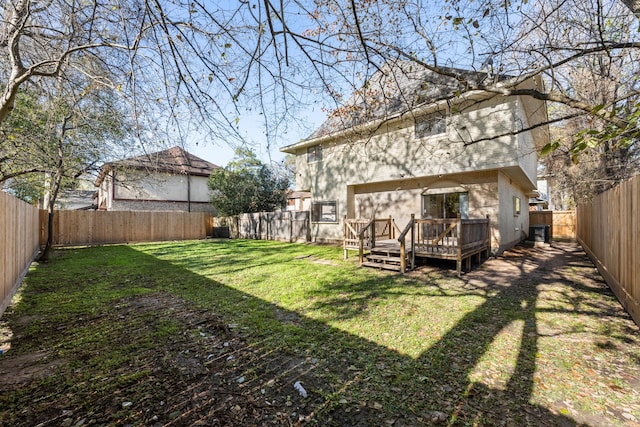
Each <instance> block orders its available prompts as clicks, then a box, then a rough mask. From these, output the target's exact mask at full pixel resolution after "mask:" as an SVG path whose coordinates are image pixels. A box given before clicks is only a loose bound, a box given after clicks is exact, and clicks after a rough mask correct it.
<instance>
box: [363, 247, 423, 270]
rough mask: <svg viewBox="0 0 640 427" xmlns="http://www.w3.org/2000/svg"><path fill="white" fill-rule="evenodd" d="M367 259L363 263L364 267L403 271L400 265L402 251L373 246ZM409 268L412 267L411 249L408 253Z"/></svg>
mask: <svg viewBox="0 0 640 427" xmlns="http://www.w3.org/2000/svg"><path fill="white" fill-rule="evenodd" d="M365 258H366V261H364V262H363V263H362V266H363V267H371V268H379V269H383V270H393V271H401V270H402V268H401V266H400V261H401V258H400V252H399V251H394V250H389V248H383V249H380V248H377V249H376V248H372V249H371V251H370V253H369V255H366V256H365ZM406 259H407V263H406V265H407V270H409V269H410V267H409V266H410V265H411V262H410V259H411V251H408V252H407V254H406Z"/></svg>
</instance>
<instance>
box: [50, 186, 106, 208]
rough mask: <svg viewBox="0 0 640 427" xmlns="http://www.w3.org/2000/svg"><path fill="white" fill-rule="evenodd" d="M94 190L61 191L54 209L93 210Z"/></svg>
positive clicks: (95, 195) (94, 206)
mask: <svg viewBox="0 0 640 427" xmlns="http://www.w3.org/2000/svg"><path fill="white" fill-rule="evenodd" d="M96 193H97V192H96V191H95V190H63V191H61V192H60V195H58V198H57V200H56V209H64V210H95V209H96V205H95V199H96V197H97V194H96Z"/></svg>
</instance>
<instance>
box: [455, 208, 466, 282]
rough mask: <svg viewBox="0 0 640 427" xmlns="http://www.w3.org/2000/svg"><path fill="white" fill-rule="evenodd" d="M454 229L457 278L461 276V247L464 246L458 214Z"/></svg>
mask: <svg viewBox="0 0 640 427" xmlns="http://www.w3.org/2000/svg"><path fill="white" fill-rule="evenodd" d="M456 228H457V229H458V230H457V231H458V233H457V235H458V257H457V258H458V260H457V261H458V262H457V269H456V270H457V273H458V277H461V276H462V246H463V245H464V244H465V242H464V241H463V239H462V237H463V235H462V220H461V219H460V214H458V219H457V220H456Z"/></svg>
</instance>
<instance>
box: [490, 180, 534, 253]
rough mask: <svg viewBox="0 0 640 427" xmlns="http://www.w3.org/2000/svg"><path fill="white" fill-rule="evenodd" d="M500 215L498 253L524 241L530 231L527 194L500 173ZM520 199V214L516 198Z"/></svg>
mask: <svg viewBox="0 0 640 427" xmlns="http://www.w3.org/2000/svg"><path fill="white" fill-rule="evenodd" d="M498 194H499V196H498V198H499V211H498V212H499V213H498V227H497V230H498V231H499V234H500V236H499V243H500V244H499V246H498V250H497V252H498V253H502V252H503V251H504V250H505V249H508V248H509V247H511V246H513V245H514V244H516V243H518V242H520V241H522V240H524V238H525V237H526V236H525V232H526V231H527V230H528V229H529V210H528V201H529V199H528V198H527V197H526V195H525V193H524V192H523V191H522V189H521V188H519V187H518V186H517V185H515V183H514V182H513V180H512V179H511V178H510V177H508V176H507V175H505V174H504V173H500V174H499V175H498ZM515 197H517V198H519V199H520V213H519V214H518V213H516V212H515V211H514V198H515Z"/></svg>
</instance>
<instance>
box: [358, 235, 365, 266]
mask: <svg viewBox="0 0 640 427" xmlns="http://www.w3.org/2000/svg"><path fill="white" fill-rule="evenodd" d="M358 239H359V240H360V242H359V246H358V263H359V265H362V263H363V262H364V236H363V235H359V236H358Z"/></svg>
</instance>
